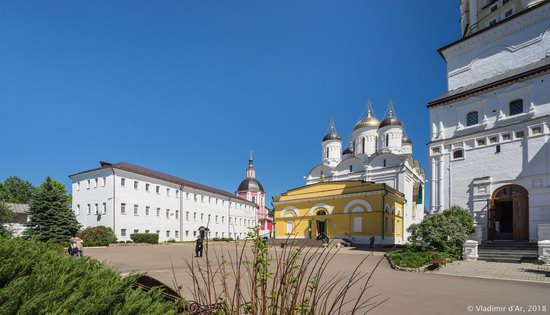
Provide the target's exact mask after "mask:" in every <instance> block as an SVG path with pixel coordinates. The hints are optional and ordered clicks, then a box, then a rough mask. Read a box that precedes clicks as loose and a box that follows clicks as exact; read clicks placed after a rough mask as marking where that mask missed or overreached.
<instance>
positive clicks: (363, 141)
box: [350, 138, 365, 167]
mask: <svg viewBox="0 0 550 315" xmlns="http://www.w3.org/2000/svg"><path fill="white" fill-rule="evenodd" d="M361 146H362V147H363V150H362V151H363V154H365V138H363V139H361ZM350 167H351V166H350Z"/></svg>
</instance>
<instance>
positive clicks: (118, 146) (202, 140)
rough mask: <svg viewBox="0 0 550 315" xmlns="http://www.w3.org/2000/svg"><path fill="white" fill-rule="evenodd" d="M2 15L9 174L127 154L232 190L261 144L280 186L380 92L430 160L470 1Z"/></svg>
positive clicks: (6, 4)
mask: <svg viewBox="0 0 550 315" xmlns="http://www.w3.org/2000/svg"><path fill="white" fill-rule="evenodd" d="M423 5H424V6H425V7H423ZM0 29H1V30H2V31H1V32H0V117H1V121H2V123H1V125H2V132H1V134H0V148H1V151H2V154H0V165H2V166H1V167H0V180H3V179H4V178H6V177H8V176H10V175H17V176H19V177H21V178H23V179H26V180H29V181H31V182H33V183H35V184H38V183H40V182H41V181H42V180H43V179H44V178H45V177H46V176H48V175H49V176H52V177H54V178H55V179H57V180H59V181H61V182H62V183H64V184H66V185H68V184H69V183H70V181H69V179H68V177H67V176H68V175H69V174H72V173H75V172H78V171H82V170H84V169H89V168H94V167H96V166H98V162H99V161H100V160H105V161H110V162H118V161H127V162H131V163H136V164H139V165H142V166H145V167H149V168H153V169H157V170H159V171H164V172H167V173H170V174H173V175H176V176H180V177H183V178H186V179H190V180H194V181H198V182H201V183H204V184H207V185H212V186H215V187H218V188H222V189H225V190H228V191H234V190H235V189H236V187H237V186H238V184H239V182H240V181H241V180H242V179H243V178H244V176H245V169H246V164H247V155H248V152H249V150H253V151H254V157H255V164H256V169H257V176H258V178H259V180H260V181H261V182H262V183H263V185H264V187H265V188H266V190H267V191H268V195H269V196H272V195H275V194H279V193H281V192H284V191H285V190H287V189H289V188H294V187H297V186H301V185H303V184H304V179H303V177H304V176H305V175H306V174H307V172H308V171H309V170H310V169H311V167H313V166H314V165H315V164H317V163H319V162H320V160H321V149H320V141H321V138H322V137H323V135H324V133H325V132H326V130H327V126H328V121H329V119H330V117H331V116H334V118H335V120H336V127H337V129H338V131H339V132H340V133H341V134H342V135H343V136H344V138H345V139H346V140H345V141H347V139H348V136H349V134H350V133H351V131H352V129H353V126H354V124H355V122H356V121H357V120H358V119H359V118H360V116H361V114H362V112H363V111H364V106H365V103H366V102H367V99H369V98H370V99H371V100H372V101H373V103H374V109H375V114H376V115H377V116H379V118H381V117H380V116H383V114H384V112H385V109H386V104H387V102H388V100H389V99H390V98H391V99H393V100H394V102H395V106H396V112H397V115H398V117H400V118H401V119H402V120H403V121H404V122H405V124H406V131H407V133H408V135H409V136H410V137H411V138H412V140H413V142H414V152H415V157H416V158H417V159H419V160H420V161H421V164H422V165H423V166H424V168H425V169H426V171H428V166H429V165H428V163H427V149H426V143H427V142H428V139H429V138H428V137H429V124H428V111H427V109H426V104H427V103H428V102H429V101H430V100H433V99H434V98H435V97H437V96H438V95H439V94H442V93H443V92H444V91H445V90H446V78H445V63H444V61H443V60H442V59H441V57H440V56H439V55H438V53H437V51H436V50H437V48H439V47H442V46H444V45H446V44H448V43H450V42H451V41H453V40H456V39H458V38H459V36H460V26H459V11H458V1H430V2H429V5H428V2H427V1H426V2H422V1H421V2H418V1H406V0H400V1H367V0H364V1H354V0H350V1H318V0H315V1H259V0H250V1H135V0H133V1H2V2H0Z"/></svg>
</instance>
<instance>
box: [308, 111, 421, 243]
mask: <svg viewBox="0 0 550 315" xmlns="http://www.w3.org/2000/svg"><path fill="white" fill-rule="evenodd" d="M349 140H350V141H349V146H348V147H347V148H345V149H344V150H343V151H342V137H341V136H340V134H339V133H338V132H337V131H336V127H335V124H334V121H331V123H330V126H329V130H328V132H327V133H326V134H325V136H324V137H323V139H322V142H321V149H322V151H321V152H322V161H321V163H320V164H318V165H316V166H315V167H313V168H312V169H311V171H310V172H309V173H308V175H307V176H306V185H315V184H317V183H324V182H348V181H362V182H371V183H376V184H384V185H385V186H387V187H389V188H392V189H395V190H396V191H398V192H400V193H401V194H403V198H404V201H403V211H402V213H401V214H400V216H402V223H401V224H402V225H403V234H402V235H400V237H399V239H398V240H396V242H397V243H402V242H406V240H407V237H408V236H409V234H408V232H407V228H408V227H409V226H410V225H411V224H413V223H419V222H420V221H422V219H423V217H424V181H425V174H424V170H423V169H422V167H421V166H420V164H419V162H418V161H417V160H415V159H414V158H413V144H412V141H411V139H410V138H408V137H407V136H406V133H405V128H404V124H403V122H402V121H401V120H400V119H398V118H397V117H396V115H395V110H394V105H393V103H392V102H391V101H390V104H389V105H388V109H387V116H386V117H385V119H383V120H382V121H380V120H378V119H377V118H376V117H375V116H374V114H373V110H372V105H371V103H370V101H369V104H368V107H367V113H366V116H365V117H364V118H363V119H361V120H360V121H358V122H357V123H356V124H355V126H354V128H353V132H352V133H351V137H350V139H349ZM376 207H377V206H376ZM376 211H382V209H381V208H380V209H379V208H376Z"/></svg>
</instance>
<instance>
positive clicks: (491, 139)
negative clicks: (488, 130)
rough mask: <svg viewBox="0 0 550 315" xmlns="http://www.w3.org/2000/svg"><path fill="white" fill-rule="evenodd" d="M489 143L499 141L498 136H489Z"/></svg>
mask: <svg viewBox="0 0 550 315" xmlns="http://www.w3.org/2000/svg"><path fill="white" fill-rule="evenodd" d="M489 143H490V144H495V143H498V138H497V137H496V136H493V137H489Z"/></svg>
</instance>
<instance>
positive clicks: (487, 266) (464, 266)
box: [430, 261, 550, 283]
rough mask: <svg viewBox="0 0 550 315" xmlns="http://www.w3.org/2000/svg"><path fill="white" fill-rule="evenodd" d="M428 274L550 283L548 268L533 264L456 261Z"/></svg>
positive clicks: (549, 269)
mask: <svg viewBox="0 0 550 315" xmlns="http://www.w3.org/2000/svg"><path fill="white" fill-rule="evenodd" d="M430 273H435V274H443V275H451V276H463V277H474V278H485V279H500V280H518V281H533V282H543V283H550V266H545V265H538V264H533V263H521V264H516V263H504V262H487V261H456V262H453V263H450V264H447V266H446V267H443V268H441V269H439V270H437V271H430Z"/></svg>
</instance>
